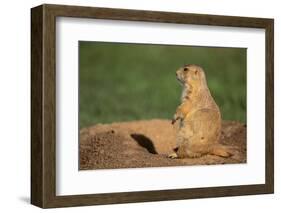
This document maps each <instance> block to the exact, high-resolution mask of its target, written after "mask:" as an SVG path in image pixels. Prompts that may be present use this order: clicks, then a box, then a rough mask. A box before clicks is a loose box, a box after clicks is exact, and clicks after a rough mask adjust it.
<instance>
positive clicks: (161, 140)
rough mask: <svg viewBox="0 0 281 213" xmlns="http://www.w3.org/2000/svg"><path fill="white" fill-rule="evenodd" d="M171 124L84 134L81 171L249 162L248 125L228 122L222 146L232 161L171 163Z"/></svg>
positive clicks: (116, 126) (98, 128) (209, 158)
mask: <svg viewBox="0 0 281 213" xmlns="http://www.w3.org/2000/svg"><path fill="white" fill-rule="evenodd" d="M175 138H176V134H175V129H174V128H173V126H172V125H171V123H170V121H169V120H159V119H154V120H146V121H133V122H122V123H112V124H98V125H95V126H92V127H88V128H84V129H81V131H80V147H79V151H80V155H79V158H80V162H79V163H80V169H81V170H86V169H113V168H140V167H161V166H182V165H209V164H225V163H245V162H246V125H244V124H241V123H238V122H234V121H224V122H223V125H222V136H221V141H220V142H221V143H222V144H225V145H228V146H230V147H231V152H232V154H233V155H232V157H230V158H222V157H218V156H214V155H205V156H203V157H200V158H194V159H190V158H187V159H169V158H167V154H168V153H171V152H172V150H173V148H175V146H176V144H175V141H176V139H175Z"/></svg>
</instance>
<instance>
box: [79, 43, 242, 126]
mask: <svg viewBox="0 0 281 213" xmlns="http://www.w3.org/2000/svg"><path fill="white" fill-rule="evenodd" d="M188 63H192V64H198V65H200V66H202V67H203V68H204V70H205V72H206V76H207V81H208V85H209V88H210V90H211V93H212V95H213V97H214V98H215V101H216V102H217V104H218V105H219V107H220V109H221V112H222V116H223V119H224V120H237V121H241V122H244V123H246V49H244V48H209V47H189V46H168V45H145V44H144V45H140V44H120V43H102V42H85V41H80V42H79V99H80V100H79V117H80V118H79V119H80V121H79V122H80V128H81V127H86V126H89V125H92V124H96V123H111V122H117V121H129V120H139V119H151V118H166V119H171V118H172V116H173V114H174V112H175V109H176V107H177V106H178V104H179V103H180V95H181V86H180V85H179V83H178V82H177V81H176V78H175V71H176V69H178V68H179V67H181V66H182V65H183V64H188Z"/></svg>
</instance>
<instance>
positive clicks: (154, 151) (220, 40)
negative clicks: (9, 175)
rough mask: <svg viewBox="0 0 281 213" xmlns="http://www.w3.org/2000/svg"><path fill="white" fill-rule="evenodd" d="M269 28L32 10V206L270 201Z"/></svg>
mask: <svg viewBox="0 0 281 213" xmlns="http://www.w3.org/2000/svg"><path fill="white" fill-rule="evenodd" d="M273 29H274V21H273V19H265V18H249V17H233V16H217V15H200V14H186V13H170V12H156V11H140V10H125V9H111V8H93V7H80V6H79V7H78V6H65V5H46V4H45V5H41V6H38V7H35V8H32V9H31V78H32V79H31V84H32V85H31V88H32V89H31V112H32V113H31V114H32V117H31V123H32V126H31V129H32V132H31V136H32V137H31V138H32V139H31V203H32V204H34V205H36V206H39V207H42V208H52V207H66V206H82V205H98V204H114V203H130V202H147V201H162V200H177V199H191V198H206V197H218V196H237V195H252V194H266V193H273V191H274V146H273V145H274V138H273V133H274V112H273V108H274V107H273V106H274V99H273V97H274V94H273V93H274V85H273V83H274V82H273V80H274V32H273Z"/></svg>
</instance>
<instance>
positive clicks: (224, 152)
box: [210, 144, 232, 158]
mask: <svg viewBox="0 0 281 213" xmlns="http://www.w3.org/2000/svg"><path fill="white" fill-rule="evenodd" d="M210 154H213V155H217V156H220V157H224V158H228V157H230V156H232V154H231V153H230V152H229V151H228V149H227V147H226V146H223V145H221V144H216V145H214V146H213V147H212V148H211V150H210Z"/></svg>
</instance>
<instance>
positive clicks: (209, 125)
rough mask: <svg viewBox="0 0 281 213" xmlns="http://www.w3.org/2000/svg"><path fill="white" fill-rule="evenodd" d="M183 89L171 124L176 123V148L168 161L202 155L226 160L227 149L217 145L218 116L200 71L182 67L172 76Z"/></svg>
mask: <svg viewBox="0 0 281 213" xmlns="http://www.w3.org/2000/svg"><path fill="white" fill-rule="evenodd" d="M176 75H177V79H178V80H179V81H180V83H181V84H182V86H183V91H182V96H181V104H180V105H179V106H178V108H177V110H176V113H175V115H174V119H173V121H172V124H174V123H176V122H177V121H178V122H177V148H176V149H175V150H176V151H175V152H174V153H172V154H170V155H169V157H171V158H185V157H190V158H195V157H201V156H202V155H205V154H213V155H217V156H221V157H229V156H230V153H229V152H228V151H227V148H226V147H224V146H223V145H221V144H219V138H220V134H221V114H220V110H219V107H218V106H217V104H216V103H215V101H214V99H213V97H212V96H211V93H210V91H209V88H208V86H207V82H206V77H205V73H204V71H203V69H202V68H201V67H200V66H197V65H193V64H190V65H186V66H184V67H182V68H180V69H179V70H177V72H176Z"/></svg>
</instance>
